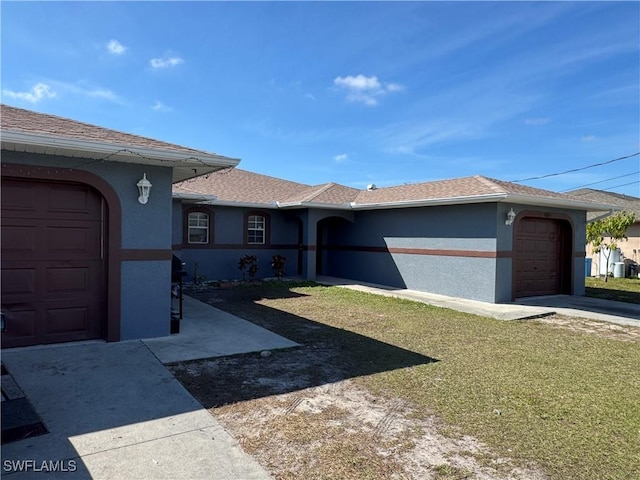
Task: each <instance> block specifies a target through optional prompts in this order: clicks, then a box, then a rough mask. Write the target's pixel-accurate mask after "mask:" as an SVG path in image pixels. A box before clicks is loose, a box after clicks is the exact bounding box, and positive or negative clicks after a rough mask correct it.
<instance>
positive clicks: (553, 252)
mask: <svg viewBox="0 0 640 480" xmlns="http://www.w3.org/2000/svg"><path fill="white" fill-rule="evenodd" d="M513 249H514V265H513V279H514V281H513V297H514V298H521V297H532V296H540V295H555V294H570V293H571V282H572V270H573V269H572V263H573V228H572V226H571V223H570V222H569V221H568V220H566V219H562V218H550V217H548V216H537V215H534V214H526V215H522V216H520V217H519V218H517V219H516V222H515V223H514V248H513Z"/></svg>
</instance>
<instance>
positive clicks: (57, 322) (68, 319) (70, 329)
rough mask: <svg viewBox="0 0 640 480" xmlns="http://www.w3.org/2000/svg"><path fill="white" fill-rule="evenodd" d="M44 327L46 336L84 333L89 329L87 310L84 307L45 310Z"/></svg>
mask: <svg viewBox="0 0 640 480" xmlns="http://www.w3.org/2000/svg"><path fill="white" fill-rule="evenodd" d="M45 325H46V326H45V328H46V330H47V334H61V333H74V334H80V333H82V332H86V331H87V330H88V329H89V328H90V325H89V308H88V307H86V306H82V307H75V308H74V307H65V308H50V309H48V310H47V321H46V324H45Z"/></svg>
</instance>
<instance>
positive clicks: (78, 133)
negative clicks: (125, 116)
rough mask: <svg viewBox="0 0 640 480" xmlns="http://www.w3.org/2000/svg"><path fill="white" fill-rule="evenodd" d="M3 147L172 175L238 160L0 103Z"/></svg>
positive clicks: (189, 173)
mask: <svg viewBox="0 0 640 480" xmlns="http://www.w3.org/2000/svg"><path fill="white" fill-rule="evenodd" d="M0 130H1V134H2V149H4V150H11V151H17V152H27V153H41V154H49V155H62V156H67V157H80V158H88V159H93V160H105V161H113V162H124V163H137V164H146V165H160V166H165V167H172V168H173V172H174V173H173V180H174V181H181V180H185V179H188V178H192V177H194V176H197V175H203V174H206V173H210V172H214V171H217V170H220V169H222V168H227V167H232V166H235V165H237V164H238V162H239V160H237V159H233V158H229V157H224V156H221V155H217V154H215V153H209V152H205V151H201V150H195V149H192V148H187V147H182V146H180V145H175V144H172V143H167V142H163V141H160V140H154V139H152V138H147V137H142V136H138V135H133V134H130V133H124V132H119V131H116V130H110V129H108V128H103V127H99V126H96V125H91V124H88V123H83V122H77V121H75V120H70V119H68V118H63V117H58V116H55V115H49V114H45V113H38V112H34V111H31V110H24V109H22V108H16V107H11V106H8V105H0Z"/></svg>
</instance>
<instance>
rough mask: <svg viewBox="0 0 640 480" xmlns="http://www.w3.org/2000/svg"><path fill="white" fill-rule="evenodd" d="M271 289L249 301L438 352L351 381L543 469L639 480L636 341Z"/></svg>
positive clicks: (375, 299)
mask: <svg viewBox="0 0 640 480" xmlns="http://www.w3.org/2000/svg"><path fill="white" fill-rule="evenodd" d="M275 293H276V292H275V291H270V293H269V295H267V296H266V298H263V299H261V300H258V301H257V303H256V304H255V305H256V306H258V305H259V306H260V308H262V309H264V307H265V306H266V307H269V308H270V309H276V310H280V311H282V312H287V313H289V314H292V315H296V316H298V317H300V318H303V319H309V320H313V321H315V322H319V323H323V324H326V325H329V326H332V327H337V328H340V329H344V330H346V331H350V332H354V333H358V334H360V335H363V336H367V337H370V338H374V339H377V340H379V341H381V342H385V343H388V344H391V345H394V346H397V347H400V348H403V349H407V350H410V351H413V352H417V353H420V354H423V355H426V356H429V357H433V358H435V359H437V360H438V362H436V363H429V364H424V365H419V366H414V367H409V368H401V369H396V370H388V371H384V372H383V373H376V374H372V375H367V376H362V377H360V378H358V379H357V380H356V381H357V382H359V383H360V384H361V385H363V386H364V387H366V388H368V389H369V390H370V391H372V392H373V393H375V394H378V395H382V396H388V397H401V398H403V399H406V400H408V401H410V402H411V403H412V404H413V405H415V406H416V408H417V409H418V413H420V412H422V413H423V414H424V415H427V414H429V413H435V414H437V415H438V416H439V417H440V418H441V419H443V420H444V421H445V422H446V423H447V424H448V425H450V426H454V427H459V428H460V429H461V432H462V433H463V434H468V435H472V436H474V437H476V438H478V439H479V440H481V441H482V442H485V443H486V444H488V445H489V446H490V447H491V448H492V449H493V450H494V451H495V452H497V454H498V455H501V456H504V457H509V458H512V459H514V460H515V461H517V462H520V463H521V464H522V465H526V464H527V462H529V461H534V462H536V463H537V464H538V465H540V466H541V467H542V468H543V469H544V470H545V472H546V473H547V474H548V475H550V476H551V478H553V479H567V480H568V479H584V480H586V479H599V480H605V479H611V480H613V479H620V480H622V479H624V480H627V479H630V478H640V453H639V452H640V447H639V445H640V345H638V343H635V342H630V341H620V340H612V339H606V338H601V337H599V336H597V335H595V334H590V333H584V332H579V331H573V330H568V329H561V328H557V327H554V326H552V325H548V324H543V323H539V322H535V321H525V322H504V321H498V320H492V319H487V318H482V317H477V316H473V315H467V314H463V313H458V312H453V311H451V310H447V309H442V308H437V307H432V306H428V305H424V304H420V303H415V302H410V301H406V300H399V299H393V298H387V297H381V296H375V295H370V294H365V293H360V292H354V291H350V290H347V289H342V288H337V287H319V286H312V287H299V288H292V289H291V291H290V292H288V291H287V293H288V294H287V295H283V296H282V298H278V295H275ZM283 293H284V292H283ZM291 293H296V294H298V295H302V296H300V297H295V296H293V295H291ZM246 307H247V308H249V309H250V308H251V307H250V305H246ZM245 313H247V311H246V310H245ZM287 317H288V319H289V320H288V321H289V322H290V319H291V315H289V316H287ZM283 329H284V330H283V331H281V332H278V333H281V334H285V332H286V327H283ZM445 473H446V472H440V474H441V475H442V474H445Z"/></svg>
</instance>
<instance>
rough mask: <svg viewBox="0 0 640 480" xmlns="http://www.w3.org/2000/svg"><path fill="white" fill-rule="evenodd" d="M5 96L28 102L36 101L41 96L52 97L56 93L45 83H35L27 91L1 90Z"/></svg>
mask: <svg viewBox="0 0 640 480" xmlns="http://www.w3.org/2000/svg"><path fill="white" fill-rule="evenodd" d="M2 94H3V95H5V96H6V97H10V98H15V99H19V100H24V101H26V102H29V103H38V102H39V101H40V100H42V99H43V98H54V97H55V96H56V93H55V92H54V91H53V90H51V87H50V86H49V85H47V84H46V83H37V84H35V85H34V86H33V87H31V90H30V91H28V92H14V91H12V90H2Z"/></svg>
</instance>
